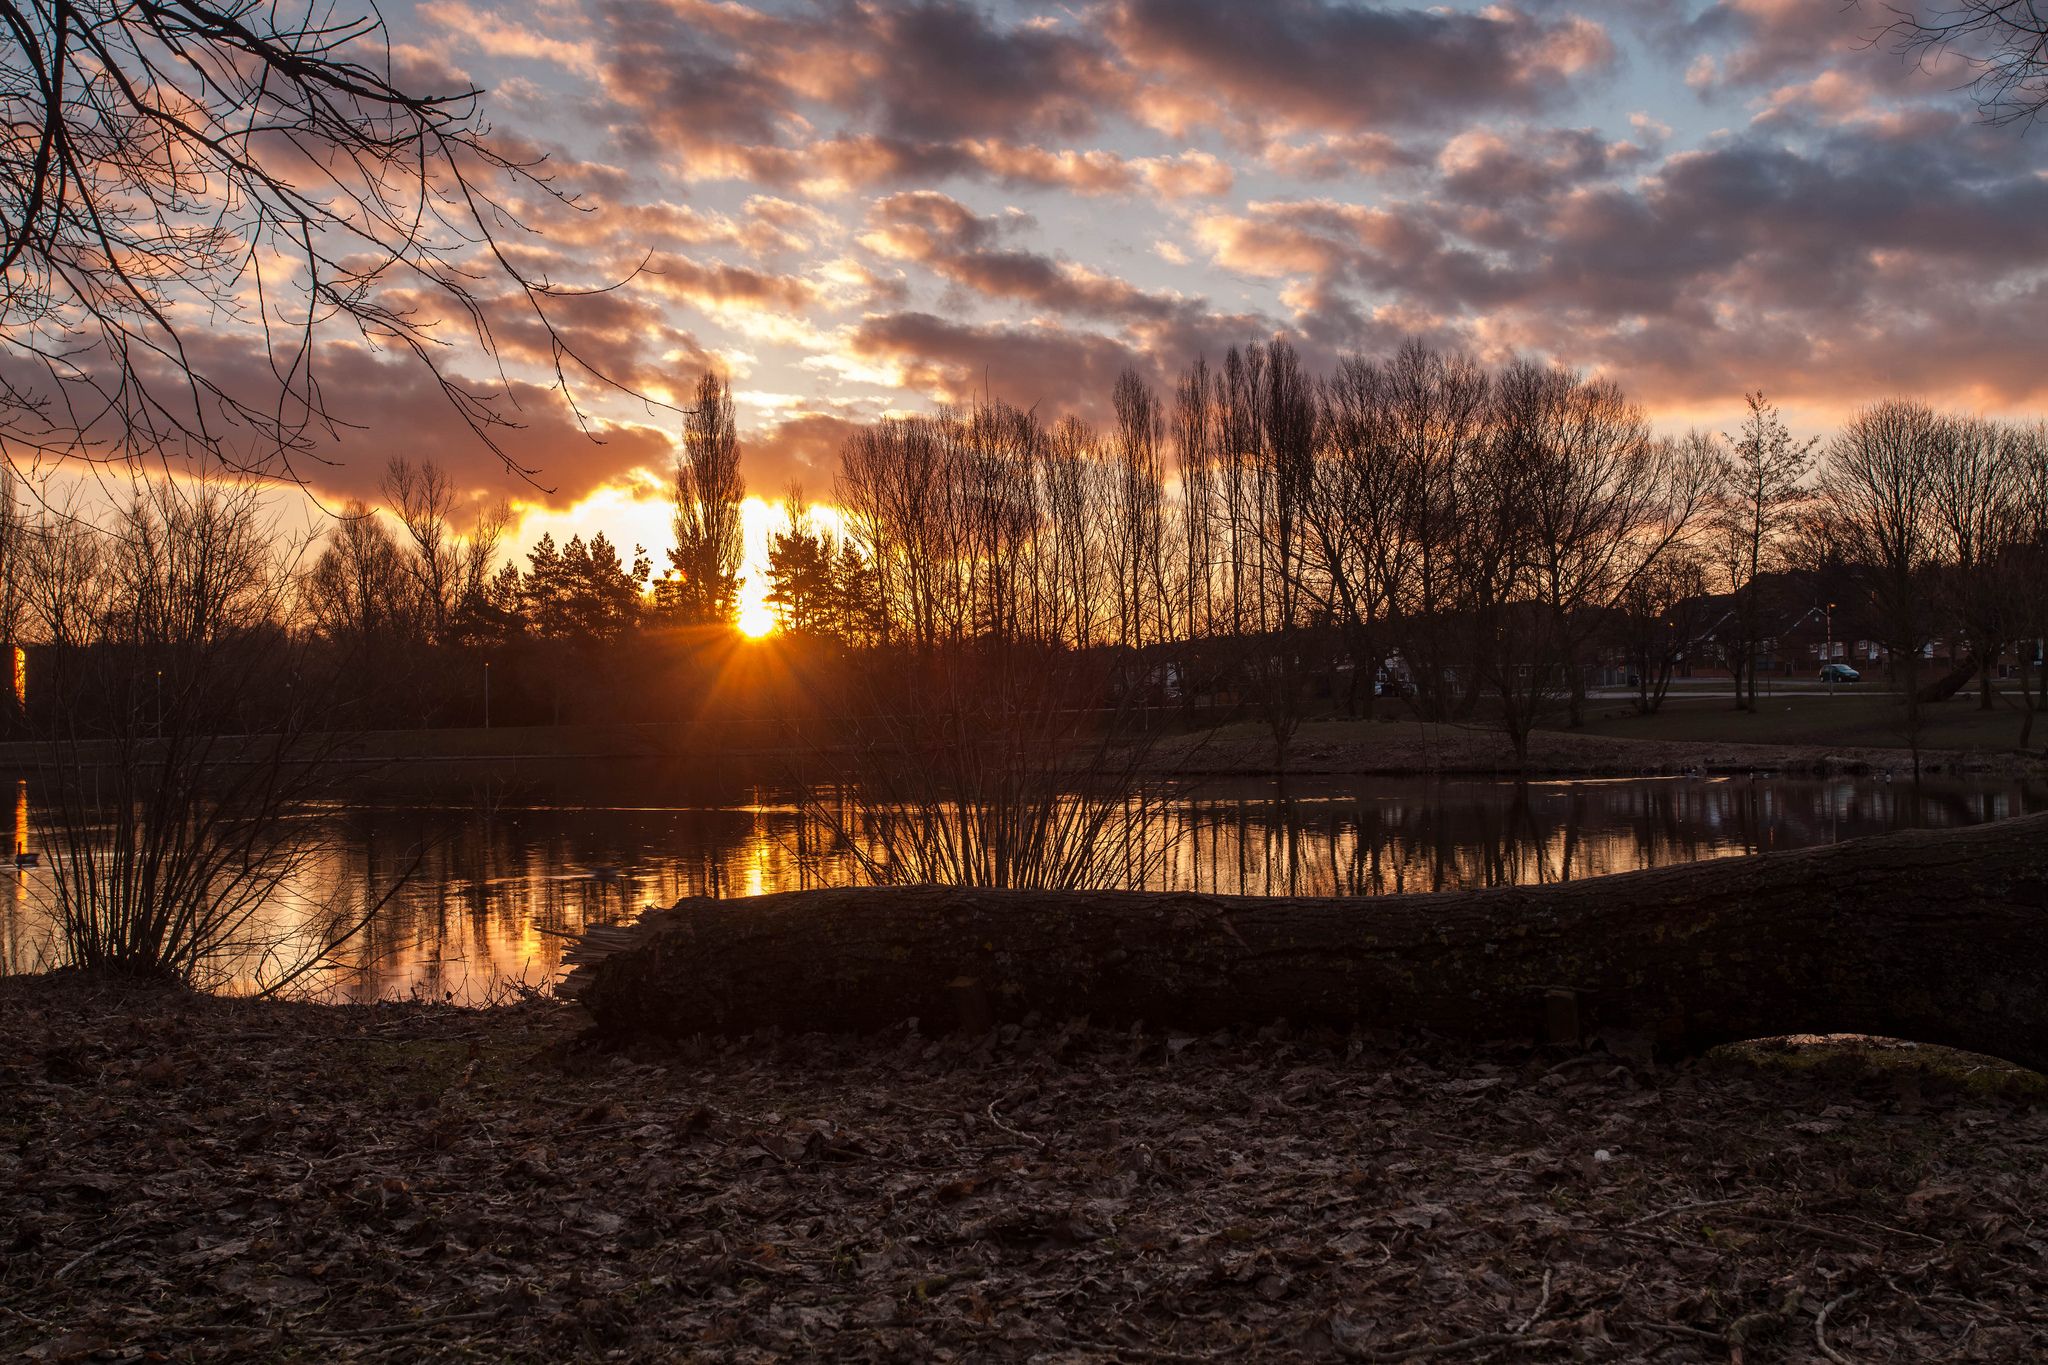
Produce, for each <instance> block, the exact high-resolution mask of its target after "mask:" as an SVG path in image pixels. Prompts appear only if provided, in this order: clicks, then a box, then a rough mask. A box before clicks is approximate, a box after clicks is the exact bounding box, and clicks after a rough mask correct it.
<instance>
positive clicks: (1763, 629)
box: [1713, 391, 1820, 711]
mask: <svg viewBox="0 0 2048 1365" xmlns="http://www.w3.org/2000/svg"><path fill="white" fill-rule="evenodd" d="M1743 401H1744V402H1745V403H1747V404H1748V405H1749V415H1748V416H1747V417H1746V418H1744V419H1743V423H1742V435H1741V436H1739V437H1735V436H1730V437H1728V438H1727V439H1728V445H1729V450H1728V453H1727V454H1725V455H1723V456H1722V457H1721V462H1720V478H1719V479H1718V481H1717V482H1718V487H1717V488H1716V490H1715V491H1716V498H1715V501H1716V504H1717V506H1716V509H1715V513H1714V519H1713V531H1714V542H1715V548H1716V552H1717V557H1718V558H1719V560H1720V567H1721V572H1722V574H1723V576H1724V578H1725V580H1726V582H1727V584H1728V592H1729V595H1730V598H1731V605H1730V611H1729V622H1728V625H1727V627H1726V628H1724V629H1723V630H1722V631H1721V632H1720V636H1721V641H1722V647H1723V648H1724V649H1725V650H1726V651H1727V653H1728V656H1729V667H1730V669H1731V670H1732V671H1733V673H1734V675H1735V709H1736V710H1738V711H1741V710H1749V711H1754V710H1756V661H1757V655H1758V654H1759V653H1761V652H1762V649H1763V642H1764V640H1765V639H1766V638H1768V637H1769V635H1770V634H1771V631H1770V628H1769V626H1770V616H1771V608H1772V601H1771V597H1770V588H1769V583H1768V581H1767V577H1766V576H1767V575H1769V574H1771V573H1773V572H1775V571H1776V570H1777V568H1778V567H1779V564H1780V562H1781V559H1782V553H1783V544H1784V540H1785V538H1786V536H1787V534H1788V533H1789V532H1790V531H1791V530H1792V528H1793V527H1794V526H1795V525H1796V524H1797V522H1798V513H1799V507H1800V505H1801V504H1802V503H1804V502H1806V501H1807V499H1808V498H1809V497H1811V494H1810V493H1809V492H1808V490H1807V489H1805V488H1804V487H1802V486H1801V482H1800V481H1801V480H1802V479H1804V478H1805V477H1806V472H1807V470H1808V469H1809V468H1811V467H1812V464H1813V448H1814V447H1815V446H1817V445H1818V444H1820V438H1819V437H1818V436H1813V437H1808V438H1807V439H1806V440H1804V441H1795V440H1794V439H1792V433H1791V432H1790V431H1789V430H1787V429H1786V427H1785V424H1784V423H1783V422H1782V421H1780V420H1779V419H1778V410H1777V408H1776V407H1774V406H1773V405H1771V404H1770V403H1767V402H1765V401H1764V396H1763V394H1762V392H1761V391H1759V392H1757V393H1752V394H1744V395H1743ZM1744 679H1747V680H1748V686H1749V695H1748V698H1747V699H1746V700H1745V698H1744V697H1743V682H1744Z"/></svg>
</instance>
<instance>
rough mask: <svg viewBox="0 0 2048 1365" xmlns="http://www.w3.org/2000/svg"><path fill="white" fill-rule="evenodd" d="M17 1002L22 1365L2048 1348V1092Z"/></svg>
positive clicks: (1115, 1041)
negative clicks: (629, 1042) (689, 1037)
mask: <svg viewBox="0 0 2048 1365" xmlns="http://www.w3.org/2000/svg"><path fill="white" fill-rule="evenodd" d="M584 1022H585V1021H584V1019H583V1016H582V1015H581V1013H580V1011H578V1010H576V1009H575V1008H574V1007H570V1006H563V1005H559V1004H555V1003H552V1002H533V1003H529V1004H526V1005H522V1006H517V1007H512V1008H507V1009H499V1010H491V1011H476V1010H461V1009H454V1008H433V1007H422V1006H419V1005H417V1004H410V1005H384V1006H377V1007H351V1008H338V1007H318V1006H310V1005H256V1004H249V1003H235V1002H229V1001H221V1000H212V999H204V998H195V997H192V996H187V995H179V994H175V993H170V992H162V991H139V990H135V989H132V988H131V989H125V990H124V989H119V988H115V987H110V986H106V985H100V984H94V983H92V982H90V981H84V980H80V979H77V978H63V977H57V978H35V979H23V978H15V979H11V980H6V981H0V1041H4V1048H0V1189H4V1190H5V1191H6V1197H5V1200H4V1203H0V1248H4V1271H0V1358H6V1359H17V1358H22V1357H26V1358H27V1359H30V1360H41V1361H72V1360H85V1359H117V1360H118V1359H142V1360H162V1359H173V1360H272V1359H276V1360H284V1359H300V1360H304V1359H351V1360H356V1359H360V1360H373V1359H375V1360H385V1359H388V1360H404V1361H412V1360H437V1359H451V1360H452V1359H458V1358H461V1359H469V1358H476V1359H491V1360H512V1361H529V1360H530V1361H561V1360H576V1359H588V1360H628V1361H642V1360H649V1361H652V1360H663V1361H666V1360H679V1359H691V1360H695V1359H707V1360H733V1361H754V1360H769V1359H780V1358H784V1357H799V1358H802V1357H817V1358H850V1359H872V1360H911V1361H926V1360H929V1361H955V1360H962V1361H970V1360H971V1361H1003V1362H1010V1361H1017V1362H1023V1361H1068V1360H1071V1361H1083V1360H1121V1361H1129V1362H1158V1361H1196V1360H1226V1359H1244V1360H1297V1359H1298V1360H1303V1361H1338V1360H1347V1359H1348V1360H1385V1361H1395V1360H1407V1359H1445V1360H1451V1361H1479V1360H1492V1361H1500V1362H1507V1361H1524V1360H1526V1361H1550V1360H1566V1359H1570V1360H1652V1361H1660V1362H1671V1363H1672V1365H1677V1363H1678V1362H1692V1361H1722V1360H1743V1361H1752V1362H1764V1361H1807V1360H1815V1361H1817V1360H1822V1359H1825V1360H1828V1361H1831V1362H1842V1361H1856V1362H1865V1361H1891V1360H1981V1361H2021V1360H2040V1359H2043V1358H2048V1300H2044V1298H2043V1295H2044V1294H2048V1227H2044V1226H2037V1220H2039V1219H2041V1218H2042V1217H2043V1216H2044V1213H2048V1201H2044V1190H2048V1169H2044V1160H2048V1114H2044V1112H2043V1110H2042V1109H2041V1108H2038V1107H2036V1106H2037V1105H2038V1104H2048V1085H2044V1083H2043V1082H2042V1079H2041V1078H2040V1077H2038V1076H2035V1075H2033V1074H2032V1073H2029V1072H2019V1071H2015V1070H2013V1069H2012V1068H2009V1067H2004V1066H2001V1065H1999V1064H1996V1063H1990V1062H1987V1061H1986V1060H1985V1059H1982V1058H1967V1057H1962V1056H1961V1055H1960V1054H1954V1053H1947V1052H1942V1051H1939V1050H1936V1049H1928V1048H1919V1049H1915V1048H1910V1047H1900V1046H1897V1045H1884V1044H1878V1043H1875V1042H1869V1043H1846V1044H1845V1043H1842V1042H1840V1041H1836V1042H1832V1043H1824V1042H1821V1041H1819V1040H1804V1041H1802V1040H1793V1041H1790V1042H1785V1043H1780V1044H1777V1045H1775V1046H1749V1047H1745V1048H1742V1049H1734V1050H1729V1051H1727V1052H1725V1053H1723V1054H1717V1055H1715V1056H1713V1057H1710V1058H1704V1059H1693V1060H1688V1061H1682V1062H1679V1063H1678V1064H1676V1065H1672V1064H1668V1063H1664V1062H1657V1063H1652V1062H1651V1061H1650V1060H1649V1059H1648V1058H1646V1057H1643V1056H1641V1055H1631V1053H1632V1049H1631V1048H1630V1047H1629V1046H1628V1045H1627V1043H1626V1040H1620V1039H1617V1040H1614V1044H1615V1050H1609V1049H1608V1048H1607V1047H1606V1046H1604V1045H1598V1044H1596V1045H1595V1046H1594V1047H1592V1048H1591V1049H1590V1050H1585V1051H1578V1050H1563V1049H1554V1048H1553V1049H1536V1048H1532V1047H1520V1048H1517V1047H1501V1048H1497V1049H1493V1050H1482V1051H1471V1050H1464V1049H1459V1048H1454V1047H1450V1046H1446V1045H1443V1044H1441V1043H1439V1042H1435V1041H1432V1040H1429V1039H1422V1038H1394V1037H1390V1036H1377V1037H1363V1036H1359V1037H1343V1036H1338V1035H1335V1034H1309V1035H1300V1034H1295V1033H1291V1032H1289V1031H1288V1030H1287V1029H1286V1028H1285V1027H1284V1026H1273V1027H1269V1028H1265V1029H1256V1030H1247V1031H1245V1032H1242V1033H1219V1034H1213V1035H1207V1036H1202V1037H1185V1036H1180V1035H1177V1034H1172V1033H1160V1032H1157V1031H1146V1032H1135V1033H1133V1032H1122V1031H1119V1032H1111V1031H1106V1030H1096V1029H1090V1028H1088V1027H1086V1025H1085V1024H1083V1023H1081V1022H1080V1021H1065V1022H1061V1021H1052V1020H1032V1021H1029V1026H1028V1027H1019V1026H1015V1025H1012V1026H1006V1027H1004V1028H1002V1029H1000V1030H998V1031H996V1032H994V1033H991V1034H989V1035H988V1036H986V1037H981V1038H966V1037H958V1036H955V1037H927V1036H925V1035H923V1034H921V1033H919V1032H918V1031H917V1030H916V1029H915V1028H914V1027H910V1026H908V1025H906V1026H903V1027H899V1028H897V1029H895V1030H892V1031H890V1032H888V1033H886V1034H884V1035H882V1036H880V1037H875V1038H867V1039H851V1038H826V1037H820V1036H811V1037H802V1038H773V1037H756V1038H751V1039H745V1040H732V1041H721V1040H698V1041H696V1042H694V1043H692V1044H689V1045H685V1046H683V1047H680V1048H667V1047H659V1046H653V1045H641V1046H638V1047H634V1048H629V1049H627V1050H625V1051H622V1052H609V1053H607V1052H602V1051H596V1050H589V1049H579V1048H578V1047H577V1046H576V1045H575V1041H574V1040H575V1039H576V1036H577V1034H578V1032H579V1030H580V1029H581V1027H582V1026H583V1024H584Z"/></svg>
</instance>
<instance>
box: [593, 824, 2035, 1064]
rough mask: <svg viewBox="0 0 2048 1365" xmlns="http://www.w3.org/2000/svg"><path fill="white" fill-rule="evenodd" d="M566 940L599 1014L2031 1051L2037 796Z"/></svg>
mask: <svg viewBox="0 0 2048 1365" xmlns="http://www.w3.org/2000/svg"><path fill="white" fill-rule="evenodd" d="M608 934H609V937H608V939H607V941H606V942H602V943H595V942H593V943H590V944H588V945H586V948H585V953H584V956H585V958H586V959H589V958H595V959H596V960H595V961H593V962H592V963H591V965H589V966H587V967H585V968H583V969H582V970H581V971H580V972H579V976H581V977H583V978H584V980H583V981H582V983H581V985H582V989H581V992H580V994H581V999H582V1001H583V1003H584V1005H585V1006H586V1007H587V1008H588V1009H589V1011H590V1012H591V1014H592V1015H593V1016H594V1017H595V1018H596V1020H597V1022H598V1024H599V1026H600V1027H601V1028H603V1029H605V1030H607V1031H609V1032H614V1033H621V1034H629V1033H643V1032H652V1033H656V1034H662V1035H667V1036H670V1037H687V1036H690V1035H693V1034H700V1033H701V1034H706V1035H719V1034H725V1035H738V1034H743V1033H750V1032H754V1031H757V1030H762V1029H767V1028H770V1027H774V1028H779V1029H782V1030H784V1031H785V1032H807V1031H812V1030H823V1031H828V1032H846V1031H864V1030H873V1029H879V1028H883V1027H887V1026H889V1025H893V1024H898V1023H900V1022H901V1021H902V1020H904V1019H905V1018H906V1017H907V1016H916V1017H918V1018H919V1019H920V1020H921V1021H922V1022H923V1027H924V1029H925V1031H926V1032H928V1033H938V1032H944V1031H948V1030H950V1029H952V1028H953V1027H955V1026H956V1025H958V1024H960V1023H961V1022H962V1020H963V1019H965V1020H966V1021H967V1022H969V1023H971V1024H972V1025H973V1026H974V1027H975V1028H976V1029H983V1028H986V1027H987V1026H988V1024H989V1023H991V1022H993V1021H998V1020H1011V1019H1016V1018H1018V1017H1020V1016H1022V1015H1024V1014H1025V1013H1026V1012H1027V1011H1037V1012H1038V1013H1040V1014H1041V1015H1043V1016H1044V1017H1045V1018H1047V1019H1048V1020H1059V1019H1064V1018H1068V1017H1072V1016H1077V1015H1082V1014H1086V1015H1089V1016H1091V1017H1092V1018H1093V1020H1094V1021H1095V1022H1096V1023H1098V1024H1102V1023H1117V1024H1128V1023H1131V1022H1133V1021H1143V1022H1145V1023H1147V1024H1148V1025H1153V1026H1158V1027H1182V1028H1189V1029H1197V1030H1207V1029H1213V1028H1217V1027H1227V1026H1240V1025H1246V1024H1266V1023H1270V1022H1272V1021H1273V1020H1275V1019H1278V1018H1284V1019H1286V1020H1288V1021H1289V1022H1290V1023H1291V1024H1293V1025H1295V1026H1308V1025H1327V1026H1331V1027H1335V1028H1339V1029H1348V1028H1351V1027H1353V1026H1364V1027H1367V1028H1385V1029H1410V1028H1426V1029H1429V1030H1432V1031H1434V1032H1435V1033H1438V1034H1442V1035H1448V1036H1452V1037H1458V1038H1465V1039H1474V1040H1479V1039H1500V1038H1513V1037H1533V1038H1536V1039H1538V1040H1541V1039H1544V1038H1546V1037H1548V1036H1550V1035H1553V1034H1557V1033H1560V1032H1568V1031H1577V1030H1585V1031H1586V1032H1589V1033H1590V1032H1594V1031H1599V1030H1621V1031H1624V1032H1627V1033H1631V1034H1637V1035H1642V1036H1644V1037H1646V1038H1648V1039H1649V1040H1652V1041H1654V1043H1655V1045H1656V1046H1657V1048H1658V1049H1659V1050H1660V1051H1663V1052H1686V1051H1692V1050H1697V1049H1701V1048H1705V1047H1709V1046H1712V1045H1714V1044H1717V1043H1723V1042H1729V1041H1732V1040H1737V1039H1742V1038H1755V1037H1768V1036H1775V1035H1781V1034H1786V1033H1803V1032H1808V1033H1835V1032H1853V1033H1875V1034H1883V1035H1889V1036H1894V1037H1900V1038H1908V1039H1914V1040H1918V1041H1922V1042H1929V1043H1940V1044H1946V1045H1949V1046H1953V1047H1960V1048H1966V1049H1969V1050H1971V1051H1975V1052H1981V1053H1987V1054H1990V1055H1992V1056H1996V1057H2002V1058H2006V1059H2009V1060H2011V1061H2013V1062H2016V1063H2019V1064H2021V1065H2023V1066H2028V1067H2033V1068H2037V1069H2048V815H2035V816H2027V817H2022V818H2019V819H2012V820H2005V821H2000V822H1997V823H1993V824H1986V825H1976V826H1971V827H1968V828H1964V829H1955V830H1946V831H1939V832H1934V831H1909V832H1905V833H1899V834H1891V835H1885V836H1882V837H1878V838H1871V839H1860V840H1851V841H1848V842H1845V843H1841V844H1836V845H1833V846H1830V847H1826V848H1814V849H1803V850H1798V851H1794V852H1789V853H1767V854H1761V855H1757V856H1753V857H1741V858H1724V859H1719V860H1715V861H1710V862H1701V863H1689V864H1685V865H1682V866H1677V867H1666V868H1657V869H1653V870H1650V871H1644V872H1631V873H1623V874H1620V875H1616V876H1609V877H1597V878H1592V879H1588V880H1584V881H1578V882H1568V883H1562V884H1551V885H1545V886H1518V887H1501V888H1495V889H1488V890H1482V891H1465V892H1452V893H1447V894H1439V895H1402V896H1379V897H1371V898H1345V899H1334V898H1333V899H1303V898H1268V897H1249V896H1206V895H1195V894H1184V893H1174V892H1127V891H1094V892H1037V891H994V890H976V889H969V888H955V887H910V888H893V887H862V888H846V889H837V890H817V891H793V892H784V893H781V894H777V895H769V896H759V897H752V898H747V899H740V900H707V899H689V900H685V901H681V902H679V903H678V904H677V905H676V906H675V907H674V908H673V909H671V910H667V911H654V910H650V911H649V912H648V913H647V914H646V915H645V916H644V917H643V919H642V920H641V922H640V923H639V924H638V925H637V926H634V927H632V928H630V929H623V930H611V931H608Z"/></svg>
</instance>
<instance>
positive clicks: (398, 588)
mask: <svg viewBox="0 0 2048 1365" xmlns="http://www.w3.org/2000/svg"><path fill="white" fill-rule="evenodd" d="M305 595H306V603H307V606H308V608H309V609H310V610H311V612H312V615H313V619H314V621H315V622H316V623H317V624H318V625H319V627H320V629H321V631H322V632H323V633H325V634H326V635H327V637H328V638H329V639H331V640H333V641H335V642H336V643H337V644H339V645H341V646H343V647H344V648H345V649H347V650H348V652H349V654H350V655H351V656H353V657H354V658H356V659H357V660H359V662H360V665H361V671H360V673H359V674H358V676H359V677H362V678H364V679H369V680H373V681H376V682H378V683H380V684H381V683H382V682H384V681H388V679H384V678H381V677H380V676H379V674H378V665H379V664H380V663H384V662H385V660H384V658H383V653H382V646H383V644H384V643H385V642H386V641H387V640H392V639H395V638H396V637H398V636H401V635H403V634H406V633H408V632H409V631H410V629H411V627H412V625H413V616H414V612H413V607H414V598H413V585H412V583H411V582H410V581H408V579H407V576H406V567H405V555H404V553H403V551H401V550H400V549H399V546H398V541H397V540H396V538H394V537H393V536H392V534H391V530H390V528H389V527H387V526H386V525H385V524H384V521H383V519H382V518H381V517H379V516H378V515H377V513H376V511H375V510H374V509H373V508H371V507H370V506H368V505H367V504H365V503H364V502H362V501H361V500H360V499H352V500H351V501H349V502H348V503H347V504H346V505H344V506H343V508H342V512H341V519H340V520H339V521H337V522H336V523H335V524H334V526H333V527H332V528H330V529H329V531H328V532H327V548H326V549H325V550H323V551H321V553H320V558H319V559H317V560H315V561H314V563H313V569H312V572H311V573H309V574H308V575H307V576H306V588H305Z"/></svg>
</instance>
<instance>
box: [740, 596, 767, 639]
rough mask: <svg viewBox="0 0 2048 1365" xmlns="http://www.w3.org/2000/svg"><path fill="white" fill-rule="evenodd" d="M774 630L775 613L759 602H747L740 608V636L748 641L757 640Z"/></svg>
mask: <svg viewBox="0 0 2048 1365" xmlns="http://www.w3.org/2000/svg"><path fill="white" fill-rule="evenodd" d="M774 629H775V613H774V612H772V611H770V610H768V608H767V607H766V606H764V605H762V604H761V603H759V602H749V603H747V604H746V605H745V606H743V607H741V608H740V634H742V635H744V636H746V637H747V638H748V639H749V640H758V639H760V638H761V637H762V636H763V635H766V634H768V633H769V632H771V631H773V630H774Z"/></svg>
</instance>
